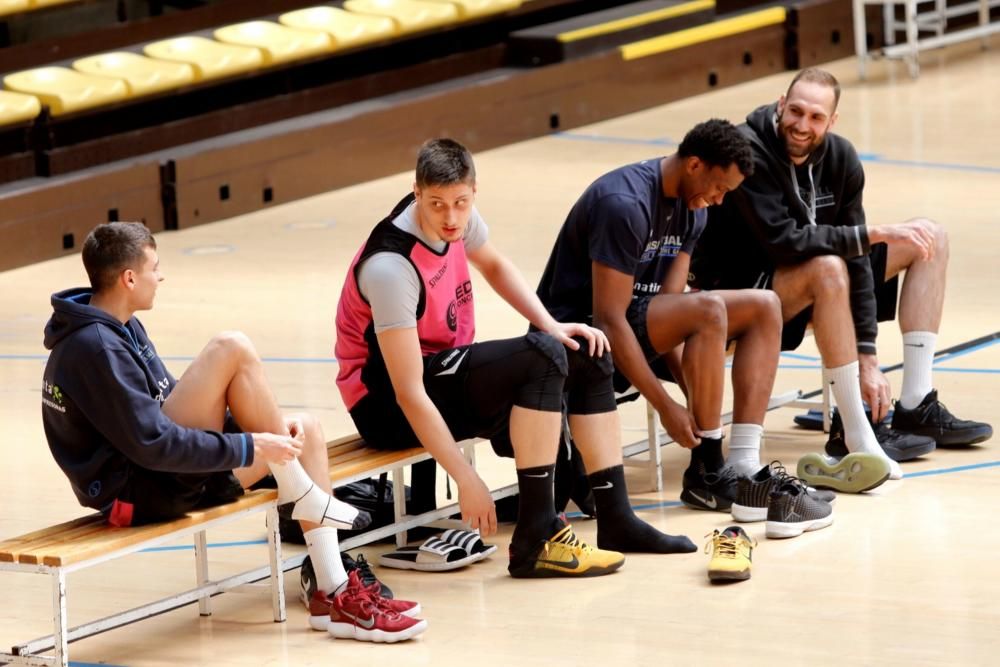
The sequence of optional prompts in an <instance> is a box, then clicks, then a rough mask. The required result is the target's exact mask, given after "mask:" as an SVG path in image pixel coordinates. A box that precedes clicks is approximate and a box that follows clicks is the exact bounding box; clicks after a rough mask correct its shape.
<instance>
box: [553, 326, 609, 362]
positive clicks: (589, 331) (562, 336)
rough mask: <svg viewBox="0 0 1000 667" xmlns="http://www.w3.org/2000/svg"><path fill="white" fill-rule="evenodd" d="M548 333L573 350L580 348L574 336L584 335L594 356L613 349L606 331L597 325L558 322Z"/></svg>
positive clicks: (591, 354) (588, 348) (599, 355)
mask: <svg viewBox="0 0 1000 667" xmlns="http://www.w3.org/2000/svg"><path fill="white" fill-rule="evenodd" d="M546 333H547V334H549V335H551V336H553V337H554V338H555V339H556V340H558V341H559V342H560V343H562V344H563V345H565V346H566V347H568V348H569V349H571V350H578V349H580V344H579V343H577V342H576V341H575V340H573V336H580V337H582V338H583V339H584V340H586V341H587V350H588V351H589V352H590V356H592V357H602V356H604V352H605V351H608V352H610V351H611V343H609V342H608V337H607V336H605V335H604V332H603V331H601V330H600V329H597V328H595V327H588V326H587V325H586V324H580V323H578V322H565V323H564V322H556V324H555V326H554V327H552V328H551V329H550V330H549V331H546Z"/></svg>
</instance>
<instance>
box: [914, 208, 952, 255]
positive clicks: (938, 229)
mask: <svg viewBox="0 0 1000 667" xmlns="http://www.w3.org/2000/svg"><path fill="white" fill-rule="evenodd" d="M918 222H919V223H920V224H921V225H923V226H924V227H925V228H926V229H927V230H928V231H929V232H930V233H931V235H932V236H933V237H934V258H935V259H947V257H948V232H947V230H945V228H944V227H943V226H942V225H940V224H938V223H936V222H934V221H933V220H930V219H929V218H919V219H918Z"/></svg>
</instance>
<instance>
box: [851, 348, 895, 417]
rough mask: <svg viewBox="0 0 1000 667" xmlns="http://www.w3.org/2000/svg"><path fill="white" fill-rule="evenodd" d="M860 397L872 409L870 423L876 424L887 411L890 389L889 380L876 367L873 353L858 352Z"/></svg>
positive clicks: (876, 361) (876, 363)
mask: <svg viewBox="0 0 1000 667" xmlns="http://www.w3.org/2000/svg"><path fill="white" fill-rule="evenodd" d="M858 367H859V370H860V373H859V375H860V382H861V398H862V399H864V401H865V403H867V404H868V405H869V407H871V409H872V423H874V424H877V423H879V422H880V421H882V420H883V419H885V415H886V413H888V412H889V405H890V396H891V389H890V387H889V380H888V379H887V378H886V377H885V374H884V373H882V369H880V368H879V367H878V357H876V356H875V355H874V354H859V355H858Z"/></svg>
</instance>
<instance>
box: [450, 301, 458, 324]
mask: <svg viewBox="0 0 1000 667" xmlns="http://www.w3.org/2000/svg"><path fill="white" fill-rule="evenodd" d="M448 328H449V329H451V330H452V331H455V330H456V329H458V306H457V305H456V303H455V302H454V301H452V302H451V303H449V304H448Z"/></svg>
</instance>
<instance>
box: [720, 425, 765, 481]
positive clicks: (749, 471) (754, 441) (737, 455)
mask: <svg viewBox="0 0 1000 667" xmlns="http://www.w3.org/2000/svg"><path fill="white" fill-rule="evenodd" d="M763 433H764V427H763V426H761V425H760V424H733V425H732V427H731V428H730V429H729V455H728V456H727V457H726V465H728V466H730V467H732V468H733V469H735V470H736V473H737V474H739V475H746V476H747V477H750V476H752V475H753V474H754V473H756V472H757V471H758V470H760V469H761V462H760V438H761V435H763Z"/></svg>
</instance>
